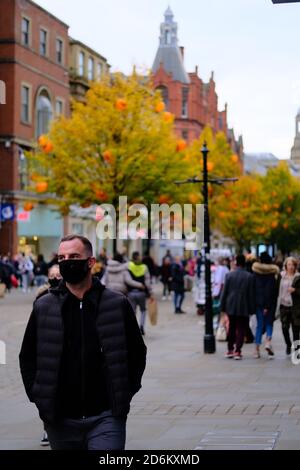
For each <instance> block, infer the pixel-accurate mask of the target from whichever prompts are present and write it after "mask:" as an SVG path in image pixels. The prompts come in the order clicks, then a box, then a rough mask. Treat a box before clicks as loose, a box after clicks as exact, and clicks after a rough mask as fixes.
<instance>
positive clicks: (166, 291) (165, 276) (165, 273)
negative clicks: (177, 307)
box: [160, 257, 172, 300]
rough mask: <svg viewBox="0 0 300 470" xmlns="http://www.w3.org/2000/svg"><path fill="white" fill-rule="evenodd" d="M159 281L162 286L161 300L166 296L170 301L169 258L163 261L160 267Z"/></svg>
mask: <svg viewBox="0 0 300 470" xmlns="http://www.w3.org/2000/svg"><path fill="white" fill-rule="evenodd" d="M160 280H161V282H162V284H163V294H162V300H166V299H167V296H168V298H169V300H171V280H172V277H171V261H170V258H169V257H165V258H164V259H163V263H162V265H161V267H160Z"/></svg>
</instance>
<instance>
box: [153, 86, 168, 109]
mask: <svg viewBox="0 0 300 470" xmlns="http://www.w3.org/2000/svg"><path fill="white" fill-rule="evenodd" d="M156 89H157V90H159V91H160V93H161V97H162V99H163V102H164V103H165V106H166V109H168V108H169V90H168V88H167V87H166V86H159V87H157V88H156Z"/></svg>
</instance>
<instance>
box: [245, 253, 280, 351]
mask: <svg viewBox="0 0 300 470" xmlns="http://www.w3.org/2000/svg"><path fill="white" fill-rule="evenodd" d="M259 259H260V261H259V262H255V263H253V265H252V271H253V273H254V274H253V275H254V282H255V302H256V320H257V326H256V335H255V351H254V357H255V358H257V359H258V358H260V346H261V342H262V336H263V331H264V330H265V331H266V344H265V350H266V351H267V353H268V356H269V358H271V359H272V358H273V357H274V351H273V346H272V335H273V323H274V317H275V311H276V305H277V297H278V290H279V282H280V276H279V268H278V266H276V265H275V264H272V258H271V256H270V255H269V254H268V253H267V252H266V251H264V252H263V253H261V255H260V258H259Z"/></svg>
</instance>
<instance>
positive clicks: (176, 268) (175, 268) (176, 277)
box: [171, 256, 186, 313]
mask: <svg viewBox="0 0 300 470" xmlns="http://www.w3.org/2000/svg"><path fill="white" fill-rule="evenodd" d="M185 274H186V271H185V269H184V266H183V265H182V262H181V259H180V256H175V259H174V263H173V264H172V268H171V286H172V290H173V291H174V305H175V312H174V313H185V312H184V311H183V310H182V309H181V307H182V302H183V299H184V276H185Z"/></svg>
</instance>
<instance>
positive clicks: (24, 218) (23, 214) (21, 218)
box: [17, 211, 30, 222]
mask: <svg viewBox="0 0 300 470" xmlns="http://www.w3.org/2000/svg"><path fill="white" fill-rule="evenodd" d="M17 221H18V222H29V221H30V212H29V211H20V212H18V215H17Z"/></svg>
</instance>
